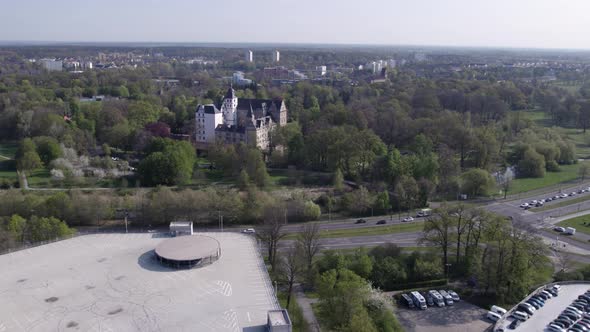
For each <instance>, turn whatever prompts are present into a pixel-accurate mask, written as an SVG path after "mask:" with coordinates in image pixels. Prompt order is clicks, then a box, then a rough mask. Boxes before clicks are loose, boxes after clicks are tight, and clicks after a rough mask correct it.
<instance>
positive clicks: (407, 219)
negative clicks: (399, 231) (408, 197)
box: [402, 217, 414, 222]
mask: <svg viewBox="0 0 590 332" xmlns="http://www.w3.org/2000/svg"><path fill="white" fill-rule="evenodd" d="M402 221H403V222H412V221H414V218H412V217H405V218H404V219H403V220H402Z"/></svg>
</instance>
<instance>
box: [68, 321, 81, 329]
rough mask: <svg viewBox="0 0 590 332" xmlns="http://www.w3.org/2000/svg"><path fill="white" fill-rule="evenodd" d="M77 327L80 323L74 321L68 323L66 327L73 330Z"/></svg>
mask: <svg viewBox="0 0 590 332" xmlns="http://www.w3.org/2000/svg"><path fill="white" fill-rule="evenodd" d="M76 326H78V323H76V322H74V321H72V322H69V323H68V325H66V327H69V328H71V327H76Z"/></svg>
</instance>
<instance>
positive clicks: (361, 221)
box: [354, 219, 367, 224]
mask: <svg viewBox="0 0 590 332" xmlns="http://www.w3.org/2000/svg"><path fill="white" fill-rule="evenodd" d="M354 223H355V224H366V223H367V221H366V220H365V219H358V220H357V221H355V222H354Z"/></svg>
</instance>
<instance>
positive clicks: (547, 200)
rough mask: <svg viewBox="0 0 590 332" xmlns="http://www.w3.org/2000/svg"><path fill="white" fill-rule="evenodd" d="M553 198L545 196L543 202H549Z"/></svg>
mask: <svg viewBox="0 0 590 332" xmlns="http://www.w3.org/2000/svg"><path fill="white" fill-rule="evenodd" d="M552 200H553V197H547V198H545V202H551V201H552Z"/></svg>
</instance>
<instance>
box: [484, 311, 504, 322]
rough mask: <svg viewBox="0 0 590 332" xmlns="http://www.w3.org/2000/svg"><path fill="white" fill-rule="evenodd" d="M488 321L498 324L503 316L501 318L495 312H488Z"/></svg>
mask: <svg viewBox="0 0 590 332" xmlns="http://www.w3.org/2000/svg"><path fill="white" fill-rule="evenodd" d="M486 317H487V319H489V320H491V321H492V322H497V321H498V320H499V319H500V318H502V316H500V315H499V314H498V313H496V312H493V311H488V314H487V315H486Z"/></svg>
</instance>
